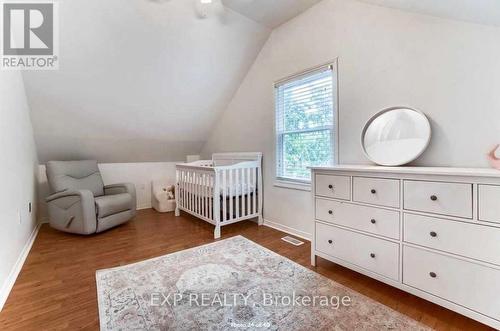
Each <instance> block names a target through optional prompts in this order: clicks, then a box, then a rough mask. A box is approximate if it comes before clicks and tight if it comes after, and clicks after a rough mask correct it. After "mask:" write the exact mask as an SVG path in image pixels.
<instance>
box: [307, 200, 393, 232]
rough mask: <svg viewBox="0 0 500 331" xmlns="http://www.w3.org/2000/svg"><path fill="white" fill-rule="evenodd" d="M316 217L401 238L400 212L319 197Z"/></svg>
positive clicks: (361, 229)
mask: <svg viewBox="0 0 500 331" xmlns="http://www.w3.org/2000/svg"><path fill="white" fill-rule="evenodd" d="M316 218H317V219H319V220H322V221H326V222H331V223H334V224H338V225H342V226H346V227H349V228H353V229H356V230H360V231H366V232H369V233H373V234H377V235H380V236H384V237H389V238H393V239H399V212H398V211H393V210H386V209H380V208H376V207H367V206H359V205H354V204H351V203H348V202H339V201H332V200H326V199H321V198H317V199H316Z"/></svg>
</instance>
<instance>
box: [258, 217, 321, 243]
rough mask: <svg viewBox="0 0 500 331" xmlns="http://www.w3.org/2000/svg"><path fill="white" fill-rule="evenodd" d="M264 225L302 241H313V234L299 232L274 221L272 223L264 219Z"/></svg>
mask: <svg viewBox="0 0 500 331" xmlns="http://www.w3.org/2000/svg"><path fill="white" fill-rule="evenodd" d="M264 225H265V226H268V227H270V228H273V229H276V230H279V231H283V232H285V233H288V234H291V235H292V236H295V237H299V238H301V239H305V240H308V241H311V234H310V233H308V232H304V231H301V230H297V229H294V228H291V227H289V226H286V225H283V224H280V223H277V222H273V221H270V220H267V219H264Z"/></svg>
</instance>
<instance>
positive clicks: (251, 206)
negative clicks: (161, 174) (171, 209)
mask: <svg viewBox="0 0 500 331" xmlns="http://www.w3.org/2000/svg"><path fill="white" fill-rule="evenodd" d="M176 173H177V186H176V192H175V193H176V201H177V209H176V215H178V213H179V210H183V211H185V212H187V213H189V214H191V215H194V216H196V217H198V218H201V219H203V220H205V221H207V222H209V223H211V224H214V225H215V226H216V228H215V232H214V236H215V237H216V238H218V237H219V236H220V227H221V226H223V225H227V224H232V223H235V222H239V221H242V220H245V219H250V218H255V217H259V224H262V194H261V191H262V189H261V187H262V175H261V161H260V159H259V160H256V161H244V162H239V163H236V164H231V165H224V166H213V163H211V161H196V162H192V163H183V164H178V165H177V167H176Z"/></svg>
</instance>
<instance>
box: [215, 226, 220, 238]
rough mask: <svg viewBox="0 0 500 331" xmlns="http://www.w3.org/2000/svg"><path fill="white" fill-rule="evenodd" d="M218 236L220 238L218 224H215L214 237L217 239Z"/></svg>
mask: <svg viewBox="0 0 500 331" xmlns="http://www.w3.org/2000/svg"><path fill="white" fill-rule="evenodd" d="M219 238H220V225H216V226H215V230H214V239H219Z"/></svg>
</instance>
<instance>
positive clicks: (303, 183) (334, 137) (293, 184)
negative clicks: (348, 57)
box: [273, 58, 339, 191]
mask: <svg viewBox="0 0 500 331" xmlns="http://www.w3.org/2000/svg"><path fill="white" fill-rule="evenodd" d="M325 69H329V70H331V71H332V98H334V100H333V102H332V104H333V107H334V109H333V119H332V126H331V132H330V135H331V138H330V139H331V141H332V143H331V149H332V150H331V153H332V165H335V164H338V157H339V93H338V59H337V58H336V59H334V60H332V61H329V62H327V63H324V64H321V65H319V66H315V67H312V68H308V69H305V70H303V71H300V72H297V73H295V74H293V75H290V76H287V77H285V78H283V79H280V80H278V81H276V82H274V85H273V89H274V149H275V150H274V157H275V162H274V186H277V187H284V188H291V189H297V190H304V191H310V190H311V187H310V186H311V180H312V179H311V180H305V179H300V178H291V177H281V176H278V162H279V160H280V157H282V156H280V155H279V153H282V152H281V151H282V150H283V141H282V140H283V135H285V134H286V133H290V132H281V133H280V134H278V132H277V127H276V124H277V117H278V108H277V107H276V105H277V101H278V93H277V91H278V87H279V86H282V85H283V84H286V83H289V82H292V81H295V80H298V79H302V78H304V77H307V76H309V75H312V74H315V73H317V72H320V71H323V70H325ZM329 129H330V126H322V127H318V128H315V129H304V130H294V131H293V133H302V132H319V131H322V130H329ZM280 140H281V142H280ZM278 143H279V146H280V147H279V148H278Z"/></svg>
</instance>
